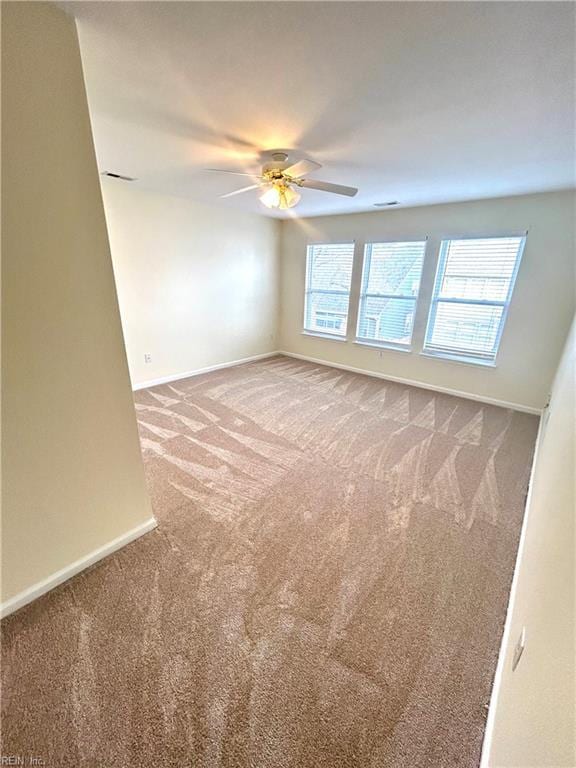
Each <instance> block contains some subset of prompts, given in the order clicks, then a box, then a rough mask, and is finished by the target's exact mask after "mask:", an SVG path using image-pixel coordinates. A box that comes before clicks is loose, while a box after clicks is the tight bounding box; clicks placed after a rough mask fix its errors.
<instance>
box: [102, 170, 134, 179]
mask: <svg viewBox="0 0 576 768" xmlns="http://www.w3.org/2000/svg"><path fill="white" fill-rule="evenodd" d="M102 176H110V178H111V179H122V181H136V179H135V178H133V177H132V176H122V174H121V173H112V171H102Z"/></svg>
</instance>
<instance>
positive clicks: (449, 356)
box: [420, 231, 528, 368]
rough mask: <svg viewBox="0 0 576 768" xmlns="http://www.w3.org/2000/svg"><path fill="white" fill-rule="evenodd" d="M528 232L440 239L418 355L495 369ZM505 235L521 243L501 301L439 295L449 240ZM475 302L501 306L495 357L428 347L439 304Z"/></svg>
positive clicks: (491, 237)
mask: <svg viewBox="0 0 576 768" xmlns="http://www.w3.org/2000/svg"><path fill="white" fill-rule="evenodd" d="M527 234H528V232H527V231H524V232H522V233H513V234H510V233H506V234H498V235H457V236H450V237H442V238H441V240H440V248H439V253H438V263H437V265H436V276H435V278H434V284H433V287H432V295H431V297H430V307H429V309H428V320H427V322H426V330H425V332H424V343H423V345H422V350H421V352H420V354H421V355H425V356H426V357H434V358H436V359H440V360H448V361H451V362H456V363H465V364H468V365H479V366H484V367H488V368H495V367H496V360H497V358H498V354H499V352H500V342H501V340H502V335H503V333H504V327H505V325H506V320H507V318H508V310H509V308H510V303H511V301H512V295H513V293H514V287H515V285H516V278H517V276H518V271H519V269H520V264H521V263H522V258H523V256H524V248H525V246H526V237H527ZM506 238H518V239H519V240H520V245H519V247H518V252H517V255H516V261H515V264H514V269H513V271H512V275H511V277H510V284H509V286H508V292H507V294H506V298H505V299H504V300H489V301H487V300H484V299H459V298H453V297H451V298H441V297H440V295H439V294H440V289H441V287H442V282H443V280H444V273H445V269H446V261H447V259H448V251H449V248H450V243H451V242H452V241H457V240H502V239H506ZM440 303H443V304H468V305H470V304H475V305H479V306H485V307H502V315H501V316H500V323H499V326H498V331H497V333H496V339H495V341H494V356H493V357H492V358H488V357H486V356H482V355H478V356H476V355H474V353H472V352H467V353H466V352H456V351H454V352H450V351H449V350H445V351H442V350H439V349H435V348H433V347H429V346H428V344H429V343H430V341H429V340H431V336H432V333H433V331H434V325H435V322H436V315H437V312H438V304H440Z"/></svg>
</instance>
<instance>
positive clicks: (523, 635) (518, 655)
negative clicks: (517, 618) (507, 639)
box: [512, 627, 526, 672]
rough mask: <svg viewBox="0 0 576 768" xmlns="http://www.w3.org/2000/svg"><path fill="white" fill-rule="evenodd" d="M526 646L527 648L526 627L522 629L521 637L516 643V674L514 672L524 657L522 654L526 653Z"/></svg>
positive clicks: (514, 661)
mask: <svg viewBox="0 0 576 768" xmlns="http://www.w3.org/2000/svg"><path fill="white" fill-rule="evenodd" d="M525 646H526V627H522V632H520V637H519V638H518V642H517V643H516V647H515V648H514V656H513V657H512V672H514V670H515V669H516V667H517V666H518V664H519V663H520V659H521V657H522V654H523V653H524V648H525Z"/></svg>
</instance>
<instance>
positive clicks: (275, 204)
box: [260, 185, 280, 208]
mask: <svg viewBox="0 0 576 768" xmlns="http://www.w3.org/2000/svg"><path fill="white" fill-rule="evenodd" d="M260 202H261V203H263V204H264V205H265V206H266V208H280V190H279V189H278V187H277V186H275V185H274V186H272V187H270V189H267V190H266V192H264V194H263V195H260Z"/></svg>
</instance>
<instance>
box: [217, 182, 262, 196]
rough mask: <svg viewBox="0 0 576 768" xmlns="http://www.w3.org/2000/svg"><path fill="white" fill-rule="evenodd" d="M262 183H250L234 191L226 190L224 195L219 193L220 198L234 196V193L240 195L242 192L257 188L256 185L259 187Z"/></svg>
mask: <svg viewBox="0 0 576 768" xmlns="http://www.w3.org/2000/svg"><path fill="white" fill-rule="evenodd" d="M261 186H262V184H251V185H250V186H249V187H242V189H235V190H234V192H227V193H226V194H225V195H220V197H221V198H224V197H234V195H241V194H242V192H249V191H250V190H251V189H258V187H261Z"/></svg>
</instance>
